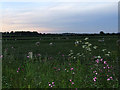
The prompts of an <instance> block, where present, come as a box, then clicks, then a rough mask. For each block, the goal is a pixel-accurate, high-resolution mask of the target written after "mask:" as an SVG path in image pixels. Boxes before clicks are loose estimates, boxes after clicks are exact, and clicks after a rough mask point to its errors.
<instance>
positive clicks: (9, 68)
mask: <svg viewBox="0 0 120 90" xmlns="http://www.w3.org/2000/svg"><path fill="white" fill-rule="evenodd" d="M117 40H118V36H115V35H114V36H101V37H100V36H98V37H92V36H87V37H81V36H77V37H75V36H69V37H54V36H53V37H19V38H3V42H2V43H3V48H2V50H3V51H2V52H3V57H2V58H3V59H2V62H3V64H2V67H3V81H2V82H3V85H2V87H3V88H94V87H97V88H103V87H106V88H118V86H119V82H118V76H119V72H118V56H119V55H118V54H119V53H118V46H117V45H116V41H117Z"/></svg>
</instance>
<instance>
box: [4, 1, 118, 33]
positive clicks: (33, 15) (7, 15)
mask: <svg viewBox="0 0 120 90" xmlns="http://www.w3.org/2000/svg"><path fill="white" fill-rule="evenodd" d="M8 4H9V3H8ZM16 7H17V8H16ZM116 18H117V3H105V2H101V3H97V2H94V3H86V2H84V3H80V2H79V3H75V2H74V3H71V2H69V3H65V2H59V3H58V2H55V3H43V4H42V3H34V4H32V3H28V5H27V3H19V4H18V3H17V5H16V4H15V5H12V3H11V4H10V6H6V7H5V6H4V8H3V24H5V25H4V27H5V26H6V27H7V25H8V27H9V28H4V29H3V30H7V29H9V30H13V29H14V30H15V29H17V30H18V29H19V30H24V29H30V30H34V29H37V30H38V31H39V32H47V30H48V32H98V30H99V29H106V31H107V32H109V31H112V29H114V30H117V28H116V27H117V20H116ZM10 25H11V26H13V27H11V26H10ZM15 27H17V28H15ZM33 27H34V28H33ZM113 32H114V31H113Z"/></svg>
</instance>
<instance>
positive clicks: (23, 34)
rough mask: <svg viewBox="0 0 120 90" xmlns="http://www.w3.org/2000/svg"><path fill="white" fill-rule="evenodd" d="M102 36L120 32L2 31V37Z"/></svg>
mask: <svg viewBox="0 0 120 90" xmlns="http://www.w3.org/2000/svg"><path fill="white" fill-rule="evenodd" d="M96 35H97V36H98V35H100V36H102V35H120V33H104V32H103V31H100V33H93V34H90V33H82V34H80V33H62V34H59V33H56V34H53V33H47V34H45V33H38V32H36V31H33V32H30V31H16V32H13V31H11V32H2V37H39V36H51V37H52V36H96Z"/></svg>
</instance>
